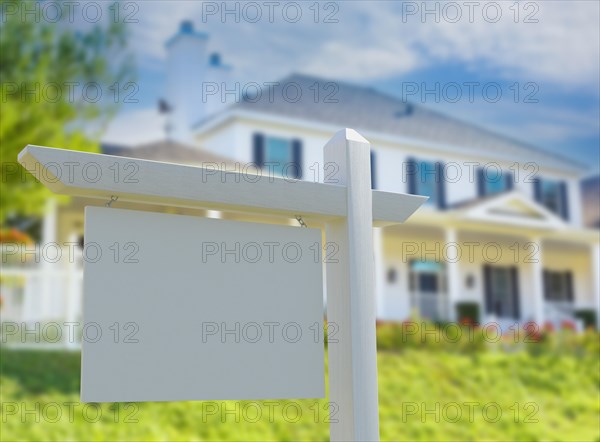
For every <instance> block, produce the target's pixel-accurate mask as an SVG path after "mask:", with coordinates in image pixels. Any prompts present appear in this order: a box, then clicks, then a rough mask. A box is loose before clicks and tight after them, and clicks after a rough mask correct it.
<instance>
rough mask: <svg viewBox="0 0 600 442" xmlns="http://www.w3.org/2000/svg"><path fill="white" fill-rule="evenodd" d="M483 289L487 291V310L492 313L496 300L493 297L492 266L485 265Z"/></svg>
mask: <svg viewBox="0 0 600 442" xmlns="http://www.w3.org/2000/svg"><path fill="white" fill-rule="evenodd" d="M483 290H484V292H485V312H486V313H487V314H492V313H493V312H494V301H493V299H492V267H491V266H489V265H487V264H486V265H484V266H483Z"/></svg>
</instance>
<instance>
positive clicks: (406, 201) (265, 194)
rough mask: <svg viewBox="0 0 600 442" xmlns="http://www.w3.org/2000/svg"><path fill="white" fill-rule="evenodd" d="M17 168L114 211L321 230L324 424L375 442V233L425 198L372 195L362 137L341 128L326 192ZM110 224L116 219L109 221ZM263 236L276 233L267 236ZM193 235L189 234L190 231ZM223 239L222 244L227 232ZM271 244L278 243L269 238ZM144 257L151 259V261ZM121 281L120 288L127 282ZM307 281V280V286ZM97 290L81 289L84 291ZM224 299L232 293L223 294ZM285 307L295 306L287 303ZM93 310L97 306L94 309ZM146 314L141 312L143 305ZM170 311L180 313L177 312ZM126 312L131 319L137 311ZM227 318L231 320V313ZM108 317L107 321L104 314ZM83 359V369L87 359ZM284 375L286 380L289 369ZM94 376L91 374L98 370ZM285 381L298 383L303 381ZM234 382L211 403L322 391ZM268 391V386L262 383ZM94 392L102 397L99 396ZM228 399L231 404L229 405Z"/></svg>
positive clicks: (246, 179) (122, 166)
mask: <svg viewBox="0 0 600 442" xmlns="http://www.w3.org/2000/svg"><path fill="white" fill-rule="evenodd" d="M19 162H20V163H21V164H22V165H23V166H24V167H25V169H27V170H29V171H30V172H31V173H32V174H33V175H34V176H36V178H38V180H40V181H41V182H42V183H44V184H45V185H46V186H47V187H48V188H50V189H51V190H53V191H54V192H56V193H61V194H67V195H74V196H84V197H94V198H101V199H103V200H105V201H109V200H115V199H117V201H119V203H121V202H135V203H149V204H155V205H163V206H172V207H188V208H203V209H212V210H223V211H228V212H238V213H248V214H252V215H279V216H283V217H287V218H292V217H294V216H297V215H300V216H302V219H303V220H304V221H305V222H306V223H307V224H308V225H309V226H310V225H322V224H325V233H326V240H327V243H328V244H331V243H334V244H335V245H336V247H337V248H338V253H337V254H336V256H335V258H336V259H334V260H331V261H330V262H327V264H326V275H325V276H326V282H327V284H326V285H327V315H328V321H329V323H331V324H334V326H335V327H334V328H335V330H337V333H336V336H335V342H330V344H329V385H330V395H329V401H330V402H331V403H334V404H336V406H337V408H338V409H339V412H338V413H337V415H336V419H335V421H336V423H332V424H331V439H332V440H369V441H372V440H378V439H379V423H378V399H377V397H378V395H377V359H376V357H377V353H376V341H375V293H374V256H373V238H372V227H373V225H375V226H385V225H389V224H397V223H402V222H404V221H405V220H406V219H407V218H408V217H409V216H410V215H412V214H413V213H414V211H415V210H417V209H418V207H420V206H421V204H423V202H424V201H425V200H426V198H425V197H420V196H414V195H406V194H396V193H389V192H382V191H377V190H371V173H370V145H369V142H368V141H367V140H365V139H364V138H363V137H362V136H360V135H359V134H358V133H356V132H355V131H353V130H351V129H344V130H342V131H340V132H338V133H337V134H336V135H335V136H334V137H333V138H332V139H331V140H330V141H329V142H328V143H327V145H326V146H325V162H326V164H327V163H334V166H335V167H334V169H337V173H336V174H334V175H333V176H331V177H330V179H331V181H332V183H312V182H307V181H292V180H288V179H283V178H273V177H268V176H255V175H248V174H243V173H237V174H236V173H232V172H229V171H227V172H225V171H220V170H218V167H217V166H218V165H209V166H208V167H204V168H201V167H191V166H183V165H176V164H169V163H159V162H154V161H146V160H137V159H131V158H123V157H114V156H108V155H99V154H89V153H83V152H75V151H69V150H62V149H52V148H47V147H39V146H31V145H30V146H27V147H26V148H25V149H23V151H22V152H21V153H20V154H19ZM399 167H400V166H399ZM88 210H97V209H88ZM108 210H111V209H108ZM148 215H151V216H157V217H159V218H160V219H161V222H165V223H166V224H165V225H169V223H172V222H175V221H171V220H170V219H167V218H162V217H165V216H167V215H160V214H155V215H152V214H146V215H145V216H148ZM131 216H134V215H131ZM115 217H117V214H116V212H115ZM167 217H168V216H167ZM134 218H135V216H134ZM182 218H188V217H182ZM210 222H212V223H220V222H222V223H227V222H228V221H219V220H210ZM192 224H193V222H192ZM223 226H224V225H223ZM86 228H87V227H86ZM270 228H273V229H274V227H269V229H270ZM236 229H237V227H236V228H234V229H233V230H232V232H238V233H240V230H239V229H237V230H236ZM248 229H249V230H251V229H252V227H250V225H249V226H248ZM288 229H289V227H288ZM292 229H293V228H292ZM303 230H308V229H303ZM190 231H193V228H191V230H190ZM100 232H102V229H100ZM223 234H224V235H227V230H226V229H225V230H224V231H223ZM240 234H241V233H240ZM273 235H274V236H276V233H275V231H274V232H273ZM286 235H287V234H286V233H283V235H282V236H280V237H279V238H280V240H285V238H286V237H287V236H286ZM86 240H87V238H86ZM299 241H302V240H299ZM154 253H155V252H154ZM148 257H149V259H151V257H152V253H150V255H148ZM86 265H87V264H86ZM119 268H120V269H121V268H123V267H119ZM140 268H141V267H140ZM309 268H310V266H308V267H307V268H306V269H302V266H298V267H296V268H292V270H293V271H297V272H299V275H296V276H298V277H300V278H305V277H307V278H308V279H307V280H308V281H309V284H308V286H309V287H312V286H314V287H315V289H314V290H315V291H316V290H317V289H316V286H317V285H318V283H317V281H318V280H319V277H318V275H317V274H316V273H314V271H312V270H307V269H309ZM313 268H314V266H313ZM113 270H114V268H113ZM287 270H290V269H287ZM120 271H121V270H120ZM190 272H191V271H190ZM102 275H103V273H102V272H98V273H97V274H96V275H95V276H94V278H99V277H101V276H102ZM310 275H313V276H312V277H311V276H310ZM105 277H106V278H110V277H111V275H110V274H106V275H105ZM123 277H124V278H125V279H127V275H125V276H123ZM181 278H183V280H184V286H185V287H188V288H189V287H191V286H190V285H189V284H188V285H187V286H186V285H185V280H186V279H187V278H191V279H193V278H194V275H188V274H182V275H181ZM96 280H98V279H96ZM310 281H313V282H312V285H311V283H310ZM188 283H189V281H188ZM130 284H131V282H130ZM94 289H95V288H94V287H87V286H86V290H91V291H93V290H94ZM284 289H285V287H282V290H284ZM266 290H267V292H269V293H270V292H272V291H273V288H272V287H271V288H268V287H267V289H266ZM230 291H231V289H230ZM292 293H293V291H292ZM226 295H232V296H234V295H235V294H233V293H226ZM87 296H88V293H84V297H87ZM166 296H168V295H166ZM94 299H96V300H97V299H98V297H97V296H94ZM272 299H273V298H270V297H269V296H268V295H267V296H265V297H264V299H263V301H264V302H265V305H268V303H269V302H271V301H272ZM290 299H292V300H293V299H296V300H297V298H295V297H294V296H292V298H290ZM205 300H206V299H205ZM311 300H312V301H311ZM196 301H197V300H196ZM196 301H194V302H196ZM313 301H314V297H312V296H308V298H307V303H310V302H313ZM84 302H87V301H84ZM290 302H293V301H290ZM201 304H202V306H203V307H206V308H208V309H209V310H210V308H214V309H217V310H218V309H221V313H222V314H223V315H224V316H222V317H223V318H227V310H226V309H225V310H223V306H218V305H217V304H214V305H213V306H212V307H211V303H210V302H209V301H207V302H205V303H201ZM198 305H199V304H196V306H198ZM311 305H312V304H311ZM163 306H164V304H163ZM304 307H305V308H306V310H307V311H306V315H304V316H303V315H302V314H300V317H302V318H308V317H312V316H314V311H313V310H314V309H311V308H310V307H309V306H304ZM94 308H95V309H99V308H100V307H98V304H95V306H94ZM144 308H148V306H147V305H145V306H144ZM172 308H173V309H175V310H174V311H175V312H176V311H177V305H176V304H175V305H173V306H172ZM182 308H183V307H182ZM300 310H303V309H300ZM131 311H132V312H133V311H135V308H134V309H132V310H131ZM231 311H232V312H233V311H234V307H233V306H232V307H231ZM186 313H187V312H186ZM107 314H110V309H109V310H108V312H107ZM183 314H184V312H182V315H183ZM188 316H189V314H188ZM102 317H103V318H104V317H106V315H102ZM232 318H234V319H235V315H233V314H232ZM171 319H173V317H171ZM282 320H285V318H282ZM115 322H116V321H115ZM147 326H151V325H150V323H147ZM149 339H150V342H152V339H159V338H158V337H156V335H155V337H154V338H149ZM263 350H264V349H263ZM273 350H275V349H273ZM313 350H314V347H310V346H309V345H307V347H306V353H304V354H303V357H304V358H306V359H307V361H306V362H307V363H308V362H309V361H308V359H311V358H313V359H314V357H313V356H314V353H311V351H313ZM84 352H85V348H84ZM259 353H260V352H259ZM216 354H218V351H217V353H216ZM232 355H233V353H231V354H228V356H227V357H233V356H232ZM263 355H264V353H263ZM250 357H252V356H250ZM109 358H110V357H109ZM83 359H84V362H85V361H86V355H85V354H84V356H83ZM317 359H318V358H317ZM281 360H282V359H281V358H274V359H273V361H275V362H274V363H275V364H278V363H280V362H281ZM277 361H280V362H277ZM254 362H256V364H257V365H256V367H259V366H260V361H257V360H255V361H254ZM288 362H289V361H288ZM109 363H110V362H109ZM114 363H118V361H114ZM174 363H177V361H175V362H174ZM216 366H218V364H216V365H215V367H216ZM308 366H311V367H314V364H310V363H309V364H308ZM215 367H213V369H214V368H215ZM88 368H90V367H89V366H86V365H85V364H84V367H83V370H84V373H85V370H87V369H88ZM91 370H93V368H91ZM290 370H292V371H293V368H290ZM95 373H96V374H97V371H96V372H95ZM92 374H93V373H92ZM291 374H292V375H293V376H302V374H300V373H291ZM147 375H148V378H147V379H146V380H145V381H144V382H145V383H144V382H142V383H140V384H139V385H142V386H143V385H146V384H149V383H150V382H151V380H150V379H151V378H152V375H153V373H152V372H151V371H150V372H148V373H147ZM234 376H237V377H236V380H237V381H238V382H239V383H238V387H239V388H237V389H235V391H226V388H225V387H223V386H221V387H223V388H220V387H219V382H217V383H215V389H214V390H211V392H210V396H212V395H213V394H214V395H217V396H219V397H216V398H224V397H227V398H231V399H237V398H245V397H267V396H271V395H276V396H278V395H280V394H283V395H287V394H292V395H294V396H296V397H297V395H299V396H300V397H307V396H306V395H305V394H303V392H304V393H306V394H309V395H311V394H315V392H318V389H319V382H318V380H315V379H313V378H314V376H312V375H310V376H308V377H307V379H303V380H302V381H305V382H304V384H303V382H302V381H301V382H299V383H298V385H299V388H297V389H292V390H293V391H292V390H290V391H288V392H286V391H284V390H282V389H281V388H280V387H281V385H280V384H278V383H277V382H278V381H277V380H273V385H272V386H271V387H272V388H271V389H270V390H269V386H264V385H263V387H264V388H257V389H253V388H252V387H249V386H245V384H244V383H245V382H247V380H246V379H243V376H244V374H243V373H241V372H238V373H236V374H234ZM308 378H310V379H308ZM196 381H197V382H198V383H200V381H198V380H197V379H194V378H193V377H188V378H185V382H187V383H194V382H196ZM298 381H299V379H295V380H294V382H298ZM265 382H268V379H266V380H265ZM139 385H138V387H139ZM246 387H247V388H246ZM193 391H196V393H198V394H193V393H191V394H190V395H189V398H202V399H215V397H207V396H206V395H203V394H201V393H199V392H198V390H197V389H194V386H190V392H193ZM96 393H98V394H100V392H99V391H96ZM138 393H139V391H138ZM157 393H161V394H164V397H175V398H177V397H178V396H177V394H173V393H174V392H173V391H162V392H157ZM232 395H234V396H236V397H230V396H232ZM238 395H241V396H239V397H238ZM108 396H110V397H108ZM108 396H107V397H106V399H107V400H121V399H119V398H116V399H113V396H112V395H108ZM139 397H140V398H141V397H142V396H139ZM84 399H85V398H84ZM159 399H160V398H159ZM146 400H149V399H146ZM162 400H165V399H162Z"/></svg>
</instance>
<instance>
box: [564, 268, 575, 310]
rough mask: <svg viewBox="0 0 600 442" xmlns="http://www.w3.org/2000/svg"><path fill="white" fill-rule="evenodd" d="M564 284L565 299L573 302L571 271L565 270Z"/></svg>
mask: <svg viewBox="0 0 600 442" xmlns="http://www.w3.org/2000/svg"><path fill="white" fill-rule="evenodd" d="M565 284H566V285H567V287H566V289H567V301H569V302H573V301H574V300H575V299H574V298H575V297H574V296H573V272H571V271H566V272H565Z"/></svg>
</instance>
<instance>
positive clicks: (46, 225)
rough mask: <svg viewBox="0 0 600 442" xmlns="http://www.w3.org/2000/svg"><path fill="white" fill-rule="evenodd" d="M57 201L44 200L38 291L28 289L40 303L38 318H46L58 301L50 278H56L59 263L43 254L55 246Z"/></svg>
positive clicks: (37, 302)
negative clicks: (51, 260)
mask: <svg viewBox="0 0 600 442" xmlns="http://www.w3.org/2000/svg"><path fill="white" fill-rule="evenodd" d="M57 212H58V210H57V201H56V198H52V197H50V198H48V199H47V200H46V207H45V214H44V222H43V227H42V243H41V244H40V256H39V259H40V260H41V261H40V271H41V273H40V274H39V275H40V276H39V286H38V287H39V288H40V292H37V293H36V292H35V291H30V292H29V293H31V295H33V296H34V297H37V299H36V300H35V301H34V303H36V304H39V305H40V309H39V315H40V316H39V318H41V319H46V318H48V317H49V316H50V315H51V314H52V311H53V310H54V307H55V306H54V305H53V304H54V303H57V302H59V300H58V299H54V295H55V294H56V289H55V284H53V282H54V281H55V280H53V279H52V278H56V276H55V273H54V272H53V270H55V269H56V268H57V267H58V266H60V263H58V262H55V263H52V262H50V261H49V260H48V259H47V258H50V259H54V256H51V257H50V256H48V257H46V256H44V253H43V251H44V250H48V251H49V250H55V247H54V246H52V244H54V245H55V246H57V244H58V243H57V217H58V214H57ZM59 290H60V289H59Z"/></svg>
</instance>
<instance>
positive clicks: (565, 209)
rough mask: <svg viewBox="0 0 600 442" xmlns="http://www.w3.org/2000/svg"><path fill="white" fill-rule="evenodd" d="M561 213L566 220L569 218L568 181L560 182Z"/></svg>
mask: <svg viewBox="0 0 600 442" xmlns="http://www.w3.org/2000/svg"><path fill="white" fill-rule="evenodd" d="M560 212H561V213H560V215H561V216H562V218H563V219H564V220H566V221H568V220H569V196H568V192H567V183H566V182H564V181H562V182H561V183H560Z"/></svg>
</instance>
